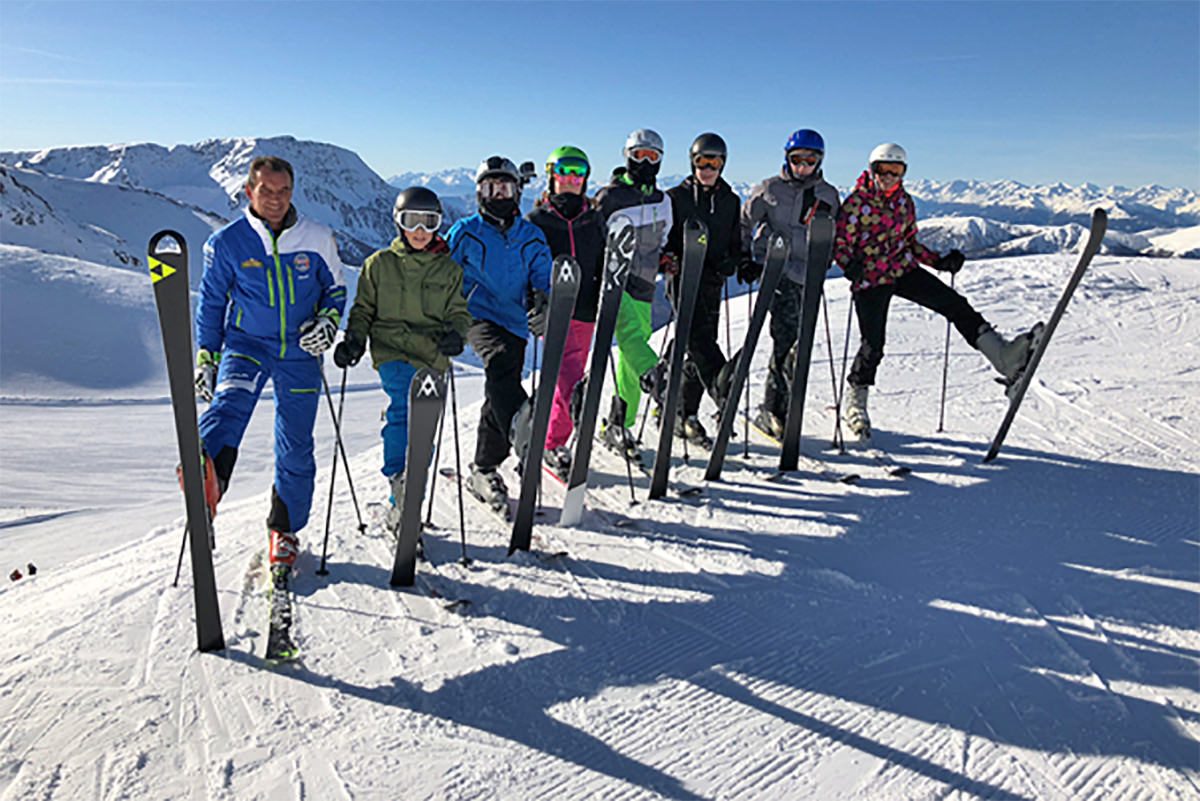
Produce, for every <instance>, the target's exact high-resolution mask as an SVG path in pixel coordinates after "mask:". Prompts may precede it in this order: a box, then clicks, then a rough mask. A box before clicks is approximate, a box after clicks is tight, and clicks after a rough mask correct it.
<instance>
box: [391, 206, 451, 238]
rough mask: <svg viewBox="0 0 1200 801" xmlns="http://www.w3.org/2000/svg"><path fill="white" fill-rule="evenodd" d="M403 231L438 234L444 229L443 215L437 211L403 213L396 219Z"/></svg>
mask: <svg viewBox="0 0 1200 801" xmlns="http://www.w3.org/2000/svg"><path fill="white" fill-rule="evenodd" d="M396 225H398V226H400V230H401V231H426V232H428V233H431V234H435V233H437V230H438V229H439V228H441V227H442V215H441V214H440V213H438V212H436V211H401V212H400V214H399V215H398V216H397V217H396Z"/></svg>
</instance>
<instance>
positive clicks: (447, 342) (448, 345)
mask: <svg viewBox="0 0 1200 801" xmlns="http://www.w3.org/2000/svg"><path fill="white" fill-rule="evenodd" d="M462 352H463V338H462V334H460V333H458V332H457V331H455V330H454V329H453V328H447V329H446V333H444V334H442V338H441V339H439V340H438V353H440V354H442V355H443V356H457V355H459V354H460V353H462Z"/></svg>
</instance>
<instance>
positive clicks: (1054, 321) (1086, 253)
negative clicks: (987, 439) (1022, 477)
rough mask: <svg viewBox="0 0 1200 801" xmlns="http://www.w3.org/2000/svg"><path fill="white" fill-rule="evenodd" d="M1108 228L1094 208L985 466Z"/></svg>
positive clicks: (1012, 392) (1104, 216) (1103, 215)
mask: <svg viewBox="0 0 1200 801" xmlns="http://www.w3.org/2000/svg"><path fill="white" fill-rule="evenodd" d="M1107 229H1108V214H1107V213H1106V212H1105V211H1104V209H1096V210H1095V211H1094V212H1092V230H1091V232H1090V233H1089V234H1088V240H1087V244H1086V245H1085V246H1084V248H1083V253H1081V254H1080V256H1079V264H1077V265H1076V266H1075V272H1073V273H1071V279H1070V280H1069V281H1068V282H1067V286H1066V289H1064V290H1063V293H1062V296H1061V297H1060V298H1059V299H1058V305H1057V306H1055V307H1054V313H1053V314H1051V315H1050V320H1049V321H1048V322H1047V323H1046V327H1045V328H1044V329H1043V330H1042V333H1041V338H1040V339H1039V340H1038V343H1037V346H1036V347H1034V349H1033V353H1031V354H1030V356H1029V362H1028V363H1027V364H1026V365H1025V369H1024V370H1023V371H1022V372H1021V376H1020V377H1019V378H1018V379H1017V383H1015V384H1013V385H1012V386H1011V387H1010V388H1009V398H1010V400H1009V403H1008V413H1007V414H1005V415H1004V421H1003V422H1002V423H1001V424H1000V430H999V431H997V432H996V436H995V438H994V439H993V440H992V446H991V447H990V448H989V449H988V452H987V456H985V457H983V461H984V462H985V463H986V462H990V461H992V460H993V459H995V458H996V455H997V454H998V453H1000V446H1001V445H1003V444H1004V438H1005V437H1006V436H1008V429H1009V428H1010V427H1011V426H1012V423H1013V420H1014V419H1015V418H1016V416H1017V410H1018V409H1019V408H1021V401H1022V399H1024V397H1025V391H1026V390H1028V389H1029V384H1030V382H1032V381H1033V373H1034V371H1035V370H1037V366H1038V363H1039V362H1041V360H1042V354H1044V353H1045V352H1046V346H1047V345H1048V344H1049V343H1050V337H1052V336H1053V335H1054V329H1055V328H1058V323H1059V321H1060V320H1062V318H1063V314H1065V313H1066V311H1067V304H1068V303H1070V302H1071V296H1072V295H1074V294H1075V289H1076V287H1078V286H1079V282H1080V281H1082V280H1083V274H1084V273H1085V272H1087V268H1088V265H1090V264H1091V263H1092V259H1093V258H1095V256H1096V254H1097V253H1099V252H1100V244H1101V243H1102V242H1103V241H1104V232H1105V231H1106V230H1107Z"/></svg>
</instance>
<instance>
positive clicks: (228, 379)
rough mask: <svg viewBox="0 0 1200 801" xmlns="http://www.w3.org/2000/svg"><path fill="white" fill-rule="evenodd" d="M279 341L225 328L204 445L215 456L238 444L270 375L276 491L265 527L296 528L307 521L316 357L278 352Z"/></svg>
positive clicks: (317, 389)
mask: <svg viewBox="0 0 1200 801" xmlns="http://www.w3.org/2000/svg"><path fill="white" fill-rule="evenodd" d="M278 352H279V343H278V342H277V341H276V342H264V341H262V340H258V339H255V338H252V337H248V336H244V335H238V334H237V333H236V332H234V331H230V332H229V333H228V334H227V335H226V340H225V349H224V350H223V351H222V353H221V366H220V368H219V369H218V370H217V391H216V393H215V394H214V397H213V400H212V403H210V404H209V406H208V408H207V409H206V410H205V411H204V413H203V414H202V415H200V439H201V442H202V443H203V446H204V450H205V451H206V452H207V453H208V454H209V455H211V456H214V457H215V456H216V455H217V454H219V453H220V452H221V450H222V449H223V448H226V447H231V448H235V449H236V448H237V447H238V446H239V445H241V442H242V436H243V435H244V434H245V433H246V426H247V425H248V424H249V423H250V416H251V415H252V414H253V413H254V407H255V405H256V404H257V403H258V398H259V395H261V394H262V391H263V389H264V388H265V387H266V385H267V380H268V379H270V380H271V385H272V388H273V389H274V394H275V484H274V489H275V497H276V499H277V500H278V502H279V504H281V505H282V506H283V510H282V514H280V511H281V510H278V509H277V508H276V507H275V505H274V504H273V505H272V511H271V519H268V520H267V525H268V527H270V528H273V529H277V530H282V531H292V532H296V531H299V530H300V529H302V528H304V526H305V524H306V523H307V522H308V513H309V507H311V505H312V494H313V479H314V478H315V477H316V474H317V465H316V462H315V461H314V460H313V425H314V423H315V422H316V419H317V405H318V402H319V401H320V394H321V362H320V360H319V359H316V358H314V357H312V356H309V355H308V354H307V353H305V352H304V351H302V350H300V349H299V348H289V352H291V353H295V354H298V355H297V356H295V357H293V358H287V359H280V358H279V357H278V355H277V354H278Z"/></svg>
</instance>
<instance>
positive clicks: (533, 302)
mask: <svg viewBox="0 0 1200 801" xmlns="http://www.w3.org/2000/svg"><path fill="white" fill-rule="evenodd" d="M549 307H550V297H549V296H548V295H547V294H546V293H545V292H543V291H542V290H540V289H534V290H533V291H531V292H530V293H529V311H527V312H526V313H525V318H526V319H527V320H528V321H529V333H531V334H533V335H534V336H535V337H540V336H542V335H543V334H545V333H546V318H547V317H549V316H550V315H549Z"/></svg>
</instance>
